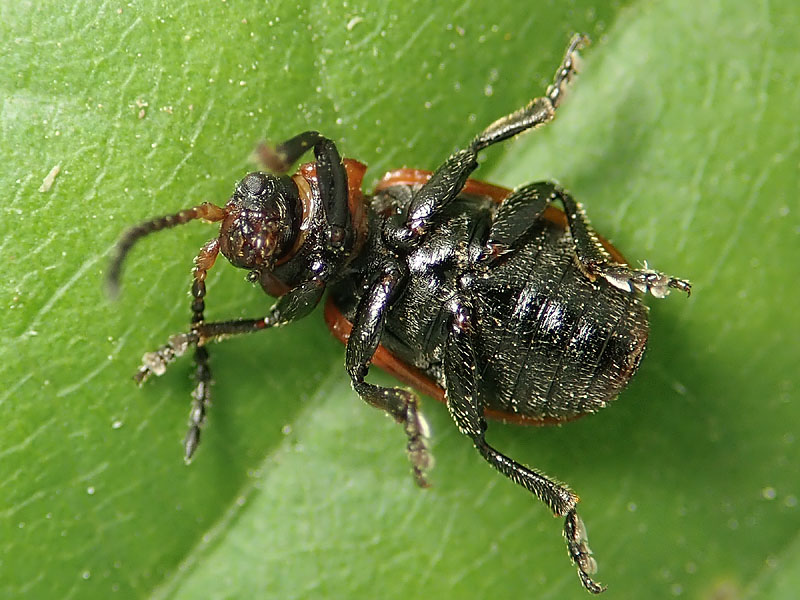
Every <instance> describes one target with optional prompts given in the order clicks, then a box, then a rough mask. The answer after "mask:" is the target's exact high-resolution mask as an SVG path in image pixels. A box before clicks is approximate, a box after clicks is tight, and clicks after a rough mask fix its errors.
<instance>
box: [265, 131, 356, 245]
mask: <svg viewBox="0 0 800 600" xmlns="http://www.w3.org/2000/svg"><path fill="white" fill-rule="evenodd" d="M311 148H313V149H314V159H315V161H316V166H317V181H318V184H319V193H320V199H321V200H322V205H323V206H324V207H325V215H326V219H327V221H328V243H329V246H330V249H331V250H334V251H336V250H339V249H341V248H343V247H344V244H345V241H346V237H347V232H348V229H349V228H348V222H349V219H350V211H349V209H348V207H347V172H346V171H345V168H344V165H343V164H342V157H341V156H340V155H339V150H338V149H337V148H336V144H335V143H334V142H333V140H331V139H329V138H326V137H325V136H324V135H322V134H321V133H319V132H318V131H304V132H303V133H300V134H298V135H296V136H294V137H293V138H290V139H288V140H286V141H285V142H282V143H280V144H278V145H277V146H275V147H274V148H271V147H270V146H267V145H265V144H262V145H261V146H259V149H258V154H259V158H260V159H261V162H263V163H264V164H265V165H266V166H267V168H269V169H270V170H271V171H272V172H274V173H286V172H287V171H288V170H289V168H290V167H291V166H292V165H293V164H294V163H295V162H297V160H298V159H299V158H300V157H301V156H302V155H303V154H305V153H306V152H308V151H309V150H310V149H311Z"/></svg>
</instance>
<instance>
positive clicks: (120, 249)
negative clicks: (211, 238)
mask: <svg viewBox="0 0 800 600" xmlns="http://www.w3.org/2000/svg"><path fill="white" fill-rule="evenodd" d="M227 214H228V213H227V211H226V210H225V209H224V208H221V207H219V206H217V205H215V204H211V203H210V202H204V203H203V204H200V205H199V206H195V207H193V208H187V209H185V210H182V211H180V212H178V213H175V214H173V215H166V216H163V217H158V218H155V219H152V220H150V221H145V222H144V223H140V224H139V225H136V226H135V227H131V228H130V229H128V231H126V232H125V233H124V234H122V237H121V238H120V239H119V241H118V242H117V247H116V253H115V255H114V258H113V260H112V261H111V266H110V267H109V269H108V274H107V275H106V288H107V289H108V294H109V295H110V296H111V297H112V298H116V297H117V296H118V295H119V287H120V285H119V282H120V276H121V274H122V263H123V262H124V261H125V257H126V256H127V255H128V252H130V250H131V248H133V245H134V244H135V243H136V242H138V241H139V239H141V238H143V237H144V236H146V235H149V234H151V233H153V232H156V231H161V230H162V229H170V228H172V227H177V226H178V225H184V224H185V223H188V222H189V221H194V220H196V219H203V220H204V221H208V222H209V223H213V222H215V221H221V220H222V219H224V218H225V216H226V215H227Z"/></svg>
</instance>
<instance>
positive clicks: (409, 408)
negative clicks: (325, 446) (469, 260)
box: [346, 263, 433, 487]
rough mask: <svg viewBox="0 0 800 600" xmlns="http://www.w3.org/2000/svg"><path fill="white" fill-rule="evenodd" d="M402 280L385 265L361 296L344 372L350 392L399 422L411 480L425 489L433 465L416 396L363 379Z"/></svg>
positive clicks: (395, 266)
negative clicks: (350, 382) (348, 377)
mask: <svg viewBox="0 0 800 600" xmlns="http://www.w3.org/2000/svg"><path fill="white" fill-rule="evenodd" d="M404 281H405V274H404V273H403V272H402V270H401V269H400V267H399V265H398V264H397V263H389V264H387V265H385V266H384V268H383V269H382V270H381V272H380V273H379V275H378V276H377V277H376V278H375V279H374V280H373V282H372V284H371V285H370V287H369V289H368V290H367V292H366V293H365V294H364V296H363V298H362V299H361V302H360V303H359V305H358V309H357V310H356V314H355V318H354V319H353V330H352V332H351V333H350V339H349V340H348V342H347V356H346V365H347V372H348V373H349V374H350V379H351V381H352V384H353V389H354V390H355V391H356V392H357V393H358V395H359V396H360V397H361V399H362V400H364V401H365V402H367V403H368V404H370V405H372V406H374V407H375V408H380V409H381V410H383V411H385V412H387V413H388V414H389V415H391V416H392V417H393V418H394V420H395V421H397V422H398V423H400V424H401V425H402V426H403V428H404V429H405V432H406V435H407V436H408V444H407V446H406V450H407V452H408V458H409V460H410V461H411V468H412V470H413V474H414V480H415V481H416V482H417V485H419V486H420V487H427V486H428V482H427V480H426V479H425V471H427V470H428V469H429V468H430V467H431V466H432V464H433V461H432V459H431V456H430V454H429V453H428V447H427V443H426V440H427V437H428V424H427V422H426V421H425V419H424V417H423V416H422V414H421V413H420V412H419V399H418V397H417V396H416V394H414V393H412V392H409V391H407V390H403V389H400V388H388V387H382V386H377V385H373V384H371V383H367V382H366V381H364V379H365V378H366V376H367V373H368V372H369V364H370V361H371V360H372V357H373V355H374V354H375V351H376V350H377V348H378V344H379V343H380V338H381V335H382V333H383V327H384V324H385V322H386V311H387V309H388V308H389V306H390V305H391V302H392V299H393V298H394V296H395V294H396V292H397V290H398V289H399V287H400V286H401V285H402V284H403V282H404Z"/></svg>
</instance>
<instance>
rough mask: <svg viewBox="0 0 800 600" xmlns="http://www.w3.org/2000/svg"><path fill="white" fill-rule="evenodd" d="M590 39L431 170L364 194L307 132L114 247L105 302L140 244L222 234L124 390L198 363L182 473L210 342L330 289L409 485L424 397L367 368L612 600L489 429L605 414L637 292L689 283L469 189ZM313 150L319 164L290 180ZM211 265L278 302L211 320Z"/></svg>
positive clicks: (406, 394) (196, 430)
mask: <svg viewBox="0 0 800 600" xmlns="http://www.w3.org/2000/svg"><path fill="white" fill-rule="evenodd" d="M587 42H588V39H587V38H586V37H585V36H583V35H575V36H573V38H572V40H571V41H570V43H569V46H568V47H567V50H566V53H565V55H564V59H563V61H562V62H561V64H560V65H559V67H558V69H557V70H556V73H555V76H554V79H553V83H552V84H551V85H550V86H549V87H548V88H547V90H546V91H545V94H544V96H542V97H539V98H535V99H534V100H532V101H531V102H530V103H528V104H527V105H525V106H524V107H522V108H520V109H519V110H517V111H516V112H513V113H511V114H509V115H507V116H505V117H502V118H501V119H498V120H497V121H495V122H493V123H492V124H490V125H489V126H488V127H487V128H486V129H484V130H483V131H482V132H480V133H479V134H478V135H477V136H476V137H475V138H474V139H473V140H472V141H471V142H470V143H469V144H468V145H467V146H466V147H464V148H463V149H461V150H458V151H457V152H455V153H453V154H452V155H451V156H450V157H449V158H447V159H446V160H445V161H444V162H443V163H442V164H441V165H440V166H439V168H438V169H436V170H435V171H434V172H432V173H431V172H428V171H422V170H415V169H398V170H395V171H391V172H389V173H387V174H386V175H385V176H384V177H383V178H382V179H381V180H380V182H379V183H378V185H377V187H376V188H375V190H374V193H373V194H372V195H371V196H365V195H364V194H363V192H362V191H361V184H362V179H363V177H364V172H365V170H366V167H365V166H364V165H363V164H362V163H360V162H358V161H356V160H353V159H347V158H346V159H342V158H341V157H340V155H339V152H338V150H337V148H336V145H335V143H334V142H333V141H332V140H330V139H328V138H327V137H325V136H323V135H322V134H320V133H319V132H316V131H306V132H304V133H301V134H299V135H297V136H295V137H293V138H291V139H289V140H287V141H285V142H283V143H281V144H279V145H277V146H275V147H274V148H270V147H267V146H262V147H261V157H262V161H263V162H264V163H265V164H266V165H267V166H268V167H269V169H270V171H271V172H270V173H267V172H254V173H250V174H249V175H247V176H246V177H244V178H243V179H242V180H241V181H240V182H239V183H238V184H237V185H236V188H235V190H234V192H233V195H232V196H231V198H230V200H228V202H227V203H226V204H225V206H223V207H219V206H216V205H214V204H211V203H204V204H200V205H198V206H195V207H193V208H189V209H186V210H182V211H180V212H178V213H176V214H173V215H168V216H164V217H159V218H156V219H152V220H150V221H147V222H144V223H142V224H140V225H138V226H136V227H133V228H131V229H129V230H128V231H127V232H126V233H125V234H124V235H123V236H122V237H121V238H120V241H119V242H118V245H117V248H116V255H115V257H114V259H113V261H112V263H111V267H110V270H109V273H108V282H109V286H110V289H111V291H112V293H116V291H117V290H118V288H119V281H120V276H121V269H122V265H123V261H124V259H125V257H126V256H127V254H128V252H129V251H130V249H131V248H132V246H133V245H134V244H135V243H136V242H137V241H138V240H139V239H140V238H142V237H144V236H146V235H149V234H150V233H152V232H155V231H159V230H162V229H166V228H170V227H175V226H178V225H183V224H185V223H188V222H190V221H193V220H197V219H200V220H204V221H207V222H219V223H220V224H221V225H220V231H219V235H218V236H217V237H215V238H213V239H212V240H210V241H209V242H207V243H206V244H205V245H204V246H203V247H202V248H201V250H200V252H199V254H198V255H197V257H196V259H195V265H194V270H193V276H192V288H191V294H192V305H191V310H192V317H191V326H190V328H189V330H188V331H187V332H185V333H180V334H178V335H174V336H172V337H170V338H169V340H168V341H167V343H166V344H165V345H163V346H161V347H160V348H158V349H157V350H156V351H154V352H148V353H146V354H145V355H144V357H143V360H142V365H141V367H140V368H139V370H138V372H137V373H136V375H135V376H134V378H135V380H136V381H137V383H139V384H141V383H142V382H143V381H144V380H146V379H147V378H148V377H150V376H151V375H161V374H162V373H164V371H165V370H166V368H167V367H168V365H169V364H170V363H172V362H173V361H174V360H175V359H177V358H178V357H180V356H181V355H183V354H185V353H187V352H188V351H189V350H192V351H193V352H194V361H195V364H196V373H195V375H196V387H195V389H194V391H193V393H192V397H193V402H192V408H191V412H190V417H189V431H188V433H187V436H186V439H185V442H184V451H185V459H186V460H187V461H189V460H191V458H192V456H193V455H194V453H195V451H196V449H197V447H198V443H199V441H200V431H201V429H202V427H203V426H204V424H205V421H206V409H207V407H208V405H209V400H210V384H211V370H210V367H209V355H208V351H207V344H208V342H209V341H212V340H218V339H220V338H224V337H228V336H233V335H239V334H244V333H251V332H255V331H260V330H263V329H269V328H271V327H276V326H281V325H286V324H288V323H291V322H293V321H296V320H298V319H301V318H303V317H305V316H307V315H308V314H309V313H311V312H312V310H313V309H314V308H315V307H316V306H317V304H319V302H320V300H321V299H322V297H323V294H324V293H325V292H326V290H327V291H328V292H329V293H328V299H327V302H326V305H325V319H326V321H327V323H328V325H329V327H330V328H331V330H332V331H333V332H334V334H335V335H336V336H337V337H338V338H339V339H340V340H342V341H343V342H345V343H346V359H345V364H346V370H347V373H348V374H349V376H350V379H351V382H352V386H353V388H354V390H355V391H356V392H357V393H358V395H359V396H360V397H361V398H362V399H363V400H364V401H366V402H367V403H368V404H370V405H372V406H374V407H376V408H379V409H381V410H383V411H385V412H387V413H388V414H389V415H391V416H392V417H393V418H394V419H395V420H396V421H397V422H398V423H399V424H401V425H402V427H403V429H404V431H405V434H406V436H407V443H406V450H407V454H408V456H409V459H410V462H411V468H412V472H413V475H414V479H415V480H416V483H417V484H419V485H420V486H423V487H424V486H426V485H427V479H426V471H427V470H428V468H429V467H430V466H431V458H430V455H429V452H428V448H427V444H426V439H427V436H428V427H427V425H426V423H425V420H424V418H423V416H422V414H421V413H420V410H419V402H418V398H417V396H416V395H415V394H414V393H412V392H410V391H409V390H407V389H404V388H400V387H383V386H378V385H375V384H372V383H369V382H368V381H367V380H366V378H367V374H368V372H369V367H370V365H371V364H377V365H379V366H381V367H383V368H385V369H387V370H388V371H390V372H392V373H394V374H395V375H397V376H398V378H399V379H401V380H402V381H404V382H406V383H409V384H411V385H412V386H413V387H415V388H417V389H418V390H420V391H422V392H423V393H426V394H428V395H431V396H434V397H437V398H439V399H441V400H443V401H444V402H445V403H446V405H447V408H448V410H449V412H450V414H451V416H452V418H453V420H454V421H455V423H456V425H457V426H458V428H459V430H460V431H461V432H462V433H463V434H465V435H466V436H468V437H469V438H470V439H471V441H472V443H473V445H474V446H475V448H476V449H477V450H478V452H479V454H480V455H481V456H482V457H483V458H484V459H485V460H486V461H487V462H488V463H489V464H490V465H491V466H492V467H494V468H495V469H497V470H498V471H500V472H501V473H502V474H503V475H505V476H506V477H508V478H509V479H511V480H512V481H514V482H515V483H517V484H519V485H520V486H522V487H523V488H525V489H527V490H528V491H529V492H530V493H532V494H533V495H534V496H536V497H537V498H539V499H540V500H541V501H543V502H544V503H545V504H546V505H547V506H548V507H549V508H550V510H551V511H552V512H553V513H554V514H555V515H556V516H560V517H563V518H564V535H565V538H566V543H567V548H568V552H569V555H570V557H571V559H572V561H573V563H574V564H575V565H576V567H577V570H578V575H579V577H580V580H581V582H582V584H583V586H584V587H585V588H586V589H587V590H589V591H590V592H593V593H599V592H601V591H603V590H604V589H605V588H604V587H603V586H601V585H600V584H598V583H597V582H595V581H594V580H593V579H592V577H591V575H592V574H593V573H594V572H595V571H596V568H597V565H596V562H595V560H594V558H593V556H592V552H591V550H590V548H589V545H588V539H587V535H586V529H585V527H584V524H583V521H582V520H581V518H580V517H579V516H578V513H577V511H576V505H577V502H578V497H577V496H576V495H575V494H574V493H573V492H572V491H571V490H570V489H569V488H568V487H566V486H565V485H563V484H560V483H558V482H556V481H554V480H552V479H550V478H548V477H547V476H545V475H543V474H542V473H540V472H538V471H536V470H534V469H532V468H530V467H527V466H525V465H523V464H521V463H519V462H517V461H515V460H513V459H512V458H510V457H508V456H506V455H504V454H503V453H501V452H500V451H499V450H497V449H496V448H494V446H492V445H491V444H490V443H489V442H488V441H487V440H486V435H485V434H486V430H487V423H486V420H485V417H487V416H491V417H495V418H499V419H501V420H505V421H512V422H520V423H530V424H548V423H562V422H565V421H569V420H571V419H575V418H578V417H580V416H583V415H585V414H588V413H593V412H596V411H597V410H599V409H601V408H603V407H605V406H606V405H607V404H608V403H609V402H610V401H612V400H613V399H615V398H616V397H617V395H618V394H619V393H620V391H621V390H622V389H623V388H624V387H625V385H626V384H627V383H628V381H629V380H630V378H631V377H632V376H633V374H634V372H635V371H636V369H637V367H638V365H639V362H640V360H641V358H642V354H643V352H644V349H645V345H646V342H647V337H648V318H647V314H648V309H647V307H646V306H645V305H644V303H643V302H642V296H643V294H645V293H650V294H651V295H653V296H655V297H658V298H662V297H664V296H666V295H667V294H668V293H669V291H670V290H671V289H678V290H682V291H684V292H686V293H687V294H689V293H690V292H691V284H690V283H689V282H688V281H686V280H684V279H678V278H674V277H670V276H667V275H664V274H662V273H660V272H658V271H654V270H651V269H649V268H648V267H647V265H646V264H645V265H644V268H641V269H636V268H632V267H630V266H629V265H628V263H627V261H626V260H625V258H624V257H623V256H622V254H621V253H620V252H619V251H618V250H617V249H616V248H614V246H612V245H611V244H610V243H609V242H608V241H606V240H605V239H603V238H602V237H600V236H599V235H598V234H596V233H595V231H594V230H593V229H592V227H591V225H590V224H589V221H588V219H587V217H586V213H585V211H584V209H583V207H582V206H581V204H579V203H578V202H576V201H575V200H574V199H573V198H572V196H570V195H569V194H568V193H567V192H566V191H565V190H564V189H562V188H561V187H559V186H558V185H556V184H554V183H551V182H546V181H545V182H538V183H533V184H530V185H526V186H523V187H520V188H518V189H516V190H514V191H510V190H507V189H504V188H501V187H498V186H494V185H491V184H487V183H483V182H480V181H476V180H473V179H470V177H469V176H470V174H471V173H472V172H473V171H474V170H475V169H476V168H477V166H478V162H477V158H478V153H479V152H480V151H481V150H484V149H485V148H487V147H489V146H492V145H494V144H497V143H499V142H502V141H503V140H506V139H509V138H511V137H514V136H516V135H517V134H519V133H522V132H523V131H526V130H529V129H533V128H536V127H538V126H541V125H544V124H546V123H548V122H549V121H551V120H552V119H553V118H554V116H555V113H556V109H557V108H558V106H559V105H560V104H561V100H562V98H563V96H564V91H565V88H566V86H567V84H568V83H569V82H570V80H571V79H572V78H573V76H574V75H575V73H576V72H577V58H578V56H577V53H578V51H579V49H581V48H582V47H583V46H584V44H585V43H587ZM311 150H313V153H314V161H313V162H309V163H307V164H304V165H302V166H301V167H300V168H299V170H298V171H297V172H296V173H295V174H294V175H292V176H288V175H287V173H288V172H289V168H290V167H291V165H293V164H294V163H295V162H297V161H298V160H299V159H300V157H301V156H302V155H303V154H305V153H306V152H307V151H311ZM554 203H558V204H560V205H561V206H562V207H563V208H564V210H563V211H561V210H558V209H557V208H555V207H554V206H552V205H553V204H554ZM220 253H222V255H223V256H224V257H225V258H226V259H227V260H228V261H229V262H230V263H231V264H232V265H233V266H235V267H239V268H242V269H246V270H248V271H249V273H248V276H247V279H248V280H249V281H250V282H252V283H257V284H259V285H260V286H261V288H262V290H263V291H264V292H266V293H267V294H268V295H270V296H274V297H276V298H277V301H276V302H275V304H274V305H273V307H272V309H271V310H270V311H269V313H268V314H267V315H266V316H263V317H260V318H255V319H239V320H232V321H220V322H206V321H205V319H204V314H203V313H204V309H205V296H206V285H205V280H206V275H207V272H208V270H209V269H210V268H211V267H212V266H213V264H214V262H215V260H216V258H217V256H218V255H219V254H220Z"/></svg>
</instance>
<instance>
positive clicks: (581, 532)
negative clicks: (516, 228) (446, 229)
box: [444, 298, 605, 594]
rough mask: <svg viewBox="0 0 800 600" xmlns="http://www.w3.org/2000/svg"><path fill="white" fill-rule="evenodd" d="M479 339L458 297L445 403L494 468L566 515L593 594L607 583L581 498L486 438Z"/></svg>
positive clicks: (573, 552)
mask: <svg viewBox="0 0 800 600" xmlns="http://www.w3.org/2000/svg"><path fill="white" fill-rule="evenodd" d="M478 339H479V336H478V335H477V333H476V331H475V328H474V324H473V322H472V319H471V316H470V307H469V304H468V303H467V302H466V300H465V299H463V298H462V299H457V300H456V301H455V303H454V308H453V325H452V329H451V331H450V334H449V336H448V338H447V342H446V349H445V359H444V372H445V380H446V382H447V385H446V386H445V389H446V390H447V392H446V393H447V407H448V409H449V411H450V414H451V416H452V417H453V420H454V421H455V422H456V425H457V426H458V428H459V430H460V431H461V432H462V433H464V434H465V435H468V436H469V437H470V438H472V441H473V443H474V444H475V447H476V448H477V449H478V452H480V454H481V456H482V457H483V458H484V460H486V462H488V463H489V464H490V465H491V466H492V467H494V468H495V469H497V470H498V471H500V472H501V473H502V474H503V475H505V476H506V477H508V478H509V479H510V480H511V481H513V482H514V483H516V484H518V485H520V486H522V487H524V488H525V489H527V490H528V491H529V492H530V493H532V494H533V495H534V496H536V497H537V498H539V500H541V501H542V502H544V503H545V504H547V506H548V507H549V508H550V510H551V511H553V514H554V515H556V516H559V517H564V519H565V520H564V535H565V537H566V539H567V549H568V551H569V555H570V558H571V559H572V561H573V562H574V563H575V566H576V567H577V568H578V576H579V577H580V579H581V582H582V583H583V586H584V587H585V588H586V589H587V590H589V591H590V592H592V593H595V594H597V593H600V592H602V591H603V590H604V589H605V588H604V587H603V586H601V585H599V584H598V583H596V582H595V581H593V580H592V578H591V576H590V575H591V574H592V573H594V572H595V571H596V570H597V563H596V562H595V560H594V558H592V551H591V550H590V549H589V545H588V540H587V537H586V528H585V527H584V525H583V521H581V519H580V517H579V516H578V514H577V512H576V511H575V505H576V504H577V503H578V497H577V496H576V495H575V494H574V493H572V492H571V491H570V490H569V489H568V488H567V487H566V486H564V485H562V484H560V483H558V482H556V481H554V480H552V479H550V478H548V477H547V476H545V475H543V474H542V473H538V472H537V471H534V470H533V469H530V468H528V467H526V466H524V465H522V464H520V463H518V462H516V461H515V460H512V459H511V458H509V457H508V456H506V455H504V454H502V453H500V452H499V451H497V450H496V449H495V448H493V447H492V446H491V445H490V444H489V443H488V442H487V441H486V437H485V432H486V429H487V425H486V421H485V420H484V418H483V404H482V403H481V402H480V399H479V398H478V394H477V381H476V380H477V377H478V375H477V373H478V371H479V365H478V362H477V353H476V342H477V340H478Z"/></svg>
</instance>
